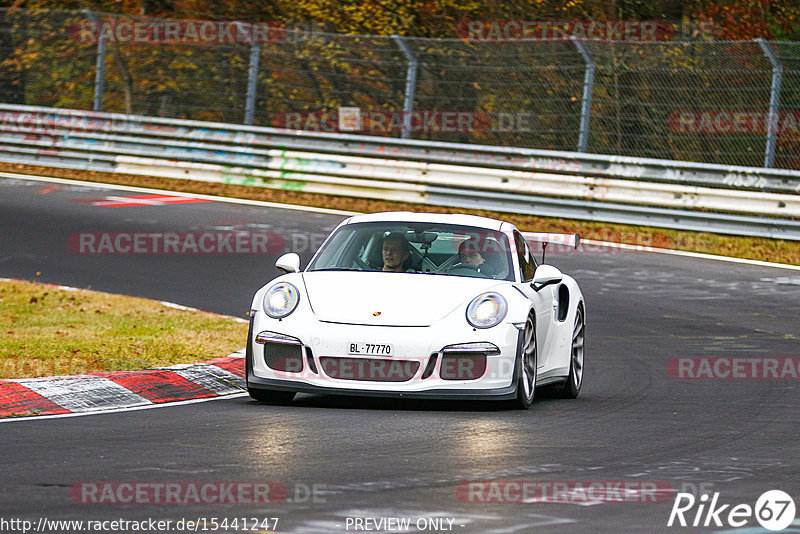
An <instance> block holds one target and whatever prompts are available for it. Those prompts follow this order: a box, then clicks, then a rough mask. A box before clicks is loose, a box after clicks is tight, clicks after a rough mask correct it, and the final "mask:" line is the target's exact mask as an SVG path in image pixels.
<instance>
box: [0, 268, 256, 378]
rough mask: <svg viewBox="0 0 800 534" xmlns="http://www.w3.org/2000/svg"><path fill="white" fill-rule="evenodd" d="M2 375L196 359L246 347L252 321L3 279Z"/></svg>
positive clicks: (92, 370)
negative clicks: (244, 321)
mask: <svg viewBox="0 0 800 534" xmlns="http://www.w3.org/2000/svg"><path fill="white" fill-rule="evenodd" d="M0 307H2V310H3V313H2V314H0V333H2V336H0V340H1V341H0V379H2V378H28V377H37V376H58V375H73V374H86V373H97V372H103V371H127V370H136V369H147V368H152V367H162V366H168V365H175V364H178V363H194V362H200V361H205V360H210V359H213V358H218V357H221V356H227V355H228V354H230V353H232V352H234V351H236V350H239V349H241V348H242V347H243V346H244V344H245V342H246V339H247V325H246V324H243V323H239V322H235V321H233V320H232V319H231V318H227V317H223V316H219V315H213V314H210V313H205V312H198V311H187V310H179V309H175V308H170V307H167V306H164V305H163V304H161V303H160V302H157V301H154V300H148V299H142V298H136V297H125V296H122V295H112V294H109V293H101V292H98V291H89V290H83V289H79V290H67V289H59V288H57V287H53V286H49V285H45V284H40V283H36V282H18V281H13V282H3V281H0Z"/></svg>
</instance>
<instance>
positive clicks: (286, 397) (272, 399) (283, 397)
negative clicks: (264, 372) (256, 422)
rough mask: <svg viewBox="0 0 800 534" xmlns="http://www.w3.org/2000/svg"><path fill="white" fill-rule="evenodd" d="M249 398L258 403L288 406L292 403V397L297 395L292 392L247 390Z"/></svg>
mask: <svg viewBox="0 0 800 534" xmlns="http://www.w3.org/2000/svg"><path fill="white" fill-rule="evenodd" d="M247 392H248V393H249V394H250V396H251V397H252V398H253V399H255V400H257V401H259V402H268V403H270V404H288V403H290V402H292V399H294V396H295V395H296V394H297V393H296V392H294V391H276V390H272V389H254V388H247Z"/></svg>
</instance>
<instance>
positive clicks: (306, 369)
mask: <svg viewBox="0 0 800 534" xmlns="http://www.w3.org/2000/svg"><path fill="white" fill-rule="evenodd" d="M526 236H527V237H528V238H529V239H531V240H539V241H543V242H548V241H550V242H552V241H553V240H557V241H559V242H560V243H562V244H563V243H564V242H565V241H566V242H568V243H569V244H571V245H573V246H577V245H578V240H579V238H578V236H577V235H566V236H565V235H562V234H526ZM276 266H277V267H278V268H279V269H280V270H282V271H285V273H286V274H283V275H281V276H279V277H277V278H275V279H274V280H272V281H271V282H270V283H268V284H267V285H265V286H264V287H262V288H261V289H259V290H258V291H257V292H256V294H255V297H254V298H253V304H252V306H251V310H250V332H249V334H248V337H249V339H248V343H247V359H246V367H247V389H248V391H249V393H250V396H252V397H253V398H254V399H256V400H259V401H264V402H272V403H285V402H289V401H291V400H292V399H293V398H294V396H295V393H297V392H308V393H325V394H326V393H339V394H347V395H368V396H383V397H405V398H437V399H470V400H479V399H485V400H504V401H509V402H510V403H511V404H513V405H514V406H517V407H521V408H528V407H530V405H531V402H532V401H533V398H534V393H535V390H536V388H537V387H540V386H545V385H551V386H553V387H554V388H555V389H557V390H558V391H559V393H560V394H561V395H562V396H565V397H573V398H574V397H577V396H578V393H579V392H580V389H581V383H582V379H583V362H584V325H585V321H586V308H585V304H584V299H583V294H582V293H581V290H580V289H579V287H578V284H577V283H576V282H575V280H574V279H573V278H571V277H569V276H567V275H564V274H562V273H561V272H560V271H559V270H558V269H556V268H555V267H553V266H551V265H539V264H538V263H537V261H536V259H535V258H534V257H533V254H532V253H531V250H530V248H529V246H528V243H527V242H526V239H525V237H524V236H523V234H522V233H520V232H519V230H517V229H516V228H515V227H514V225H512V224H509V223H507V222H502V221H498V220H494V219H488V218H484V217H476V216H472V215H443V214H430V213H411V212H396V213H377V214H370V215H358V216H355V217H351V218H349V219H346V220H345V221H343V222H342V223H341V224H339V225H338V226H337V227H336V228H335V229H334V230H333V232H331V234H330V235H329V236H328V237H327V238H326V240H325V241H324V242H323V244H322V246H321V247H320V249H319V250H318V251H317V252H316V253H315V254H314V257H313V258H312V259H311V262H310V263H309V265H308V267H306V269H305V270H304V271H301V270H300V257H299V256H298V255H297V254H295V253H288V254H284V255H283V256H281V257H280V258H279V259H278V261H277V262H276Z"/></svg>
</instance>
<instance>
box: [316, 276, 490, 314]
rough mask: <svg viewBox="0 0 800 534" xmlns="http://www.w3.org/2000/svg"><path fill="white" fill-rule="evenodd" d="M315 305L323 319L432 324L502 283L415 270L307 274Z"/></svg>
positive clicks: (317, 312)
mask: <svg viewBox="0 0 800 534" xmlns="http://www.w3.org/2000/svg"><path fill="white" fill-rule="evenodd" d="M303 282H304V284H305V287H306V294H307V295H308V300H309V302H310V303H311V309H312V310H313V311H314V314H315V315H316V316H317V318H318V319H319V320H321V321H329V322H335V323H347V324H363V325H380V326H429V325H432V324H434V323H435V322H436V321H438V320H440V319H442V318H443V317H445V316H446V315H448V314H449V313H450V312H452V311H453V310H454V309H456V308H457V307H459V306H462V305H464V306H466V304H468V303H469V301H470V300H472V299H473V298H474V297H476V296H477V295H479V294H480V293H482V292H483V291H488V290H489V289H490V288H492V287H493V286H497V285H498V281H497V280H488V279H485V278H470V277H462V276H444V275H430V274H419V273H417V274H414V273H384V272H363V271H360V272H350V271H317V272H306V273H303Z"/></svg>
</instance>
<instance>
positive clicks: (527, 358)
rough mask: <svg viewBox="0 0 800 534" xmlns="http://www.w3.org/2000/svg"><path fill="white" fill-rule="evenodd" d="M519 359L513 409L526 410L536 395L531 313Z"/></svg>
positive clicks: (524, 332)
mask: <svg viewBox="0 0 800 534" xmlns="http://www.w3.org/2000/svg"><path fill="white" fill-rule="evenodd" d="M517 352H519V357H518V359H517V362H518V363H517V365H519V377H518V379H517V398H515V399H514V400H513V401H512V403H511V404H512V406H513V407H515V408H519V409H523V410H527V409H528V408H530V407H531V404H533V397H534V395H535V394H536V377H537V370H536V363H537V349H536V320H535V319H534V316H533V313H531V314H530V315H528V319H527V320H526V321H525V329H524V330H523V332H522V339H521V341H520V347H519V350H518V351H517Z"/></svg>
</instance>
